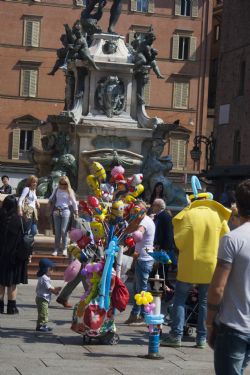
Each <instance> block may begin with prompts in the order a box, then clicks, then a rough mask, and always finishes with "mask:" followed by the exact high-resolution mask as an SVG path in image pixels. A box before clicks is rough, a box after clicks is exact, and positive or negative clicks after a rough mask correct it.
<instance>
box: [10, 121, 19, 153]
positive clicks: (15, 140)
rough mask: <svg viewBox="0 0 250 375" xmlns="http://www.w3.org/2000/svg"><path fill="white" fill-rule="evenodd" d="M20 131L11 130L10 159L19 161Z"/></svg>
mask: <svg viewBox="0 0 250 375" xmlns="http://www.w3.org/2000/svg"><path fill="white" fill-rule="evenodd" d="M19 147H20V129H18V128H15V129H13V133H12V150H11V159H19Z"/></svg>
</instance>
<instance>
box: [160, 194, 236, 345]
mask: <svg viewBox="0 0 250 375" xmlns="http://www.w3.org/2000/svg"><path fill="white" fill-rule="evenodd" d="M206 194H207V193H205V194H204V193H202V194H198V195H197V196H196V197H195V199H197V200H195V201H194V202H192V203H191V204H190V205H189V206H188V207H186V208H184V209H183V210H182V211H181V212H179V213H178V214H177V215H176V216H175V217H174V219H173V226H174V239H175V244H176V247H177V248H178V250H179V258H178V273H177V278H176V279H177V281H176V289H175V296H174V302H173V310H172V318H173V320H172V325H171V331H170V334H169V336H168V337H167V338H166V339H165V340H163V341H162V342H161V345H162V346H172V347H180V346H181V339H182V335H183V326H184V320H185V302H186V299H187V297H188V293H189V291H190V290H191V288H192V286H193V284H196V285H197V286H198V291H199V299H198V309H199V313H198V324H197V338H196V347H197V348H204V347H205V346H206V335H207V330H206V323H205V322H206V315H207V291H208V286H209V283H210V282H211V279H212V276H213V273H214V270H215V266H216V262H217V252H218V247H219V241H220V238H221V237H222V236H223V235H224V234H226V233H228V232H229V227H228V225H227V222H228V220H229V218H230V215H231V211H230V210H228V209H227V208H225V207H224V206H222V205H221V204H220V203H218V202H216V201H214V200H209V199H202V200H199V199H200V198H203V197H204V196H205V197H206V196H207V195H206Z"/></svg>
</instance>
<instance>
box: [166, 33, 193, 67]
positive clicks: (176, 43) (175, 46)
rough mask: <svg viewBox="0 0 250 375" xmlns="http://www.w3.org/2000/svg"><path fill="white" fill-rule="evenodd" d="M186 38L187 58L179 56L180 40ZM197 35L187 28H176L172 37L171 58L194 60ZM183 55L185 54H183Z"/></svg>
mask: <svg viewBox="0 0 250 375" xmlns="http://www.w3.org/2000/svg"><path fill="white" fill-rule="evenodd" d="M181 38H182V39H186V40H187V39H188V53H187V58H182V57H181V58H180V40H181ZM196 51H197V37H196V36H194V35H193V34H192V32H190V31H187V30H176V31H175V32H174V34H173V37H172V60H177V61H196ZM184 57H185V56H184Z"/></svg>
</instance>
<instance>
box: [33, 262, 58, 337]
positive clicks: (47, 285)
mask: <svg viewBox="0 0 250 375" xmlns="http://www.w3.org/2000/svg"><path fill="white" fill-rule="evenodd" d="M53 267H54V263H53V262H52V261H51V260H49V259H47V258H43V259H41V260H40V262H39V270H38V272H37V276H38V282H37V287H36V305H37V311H38V318H37V324H36V331H40V332H50V331H52V328H51V327H48V326H47V323H48V313H49V303H50V301H51V294H55V295H58V294H59V292H60V290H61V288H60V287H57V288H54V287H53V286H52V285H51V280H50V277H49V276H50V274H51V271H52V268H53Z"/></svg>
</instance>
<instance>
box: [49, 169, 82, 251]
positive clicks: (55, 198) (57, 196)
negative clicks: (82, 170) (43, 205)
mask: <svg viewBox="0 0 250 375" xmlns="http://www.w3.org/2000/svg"><path fill="white" fill-rule="evenodd" d="M49 203H50V205H51V208H52V217H53V222H54V229H55V249H54V251H53V253H52V255H54V256H57V254H58V252H59V251H60V244H61V240H62V254H63V255H64V256H67V240H68V238H67V234H68V227H69V223H70V216H71V207H72V208H73V211H74V214H75V216H78V208H77V201H76V197H75V193H74V191H73V189H72V188H71V185H70V181H69V179H68V177H67V176H62V177H60V179H59V184H58V187H57V188H56V189H54V191H53V193H52V194H51V196H50V198H49Z"/></svg>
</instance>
